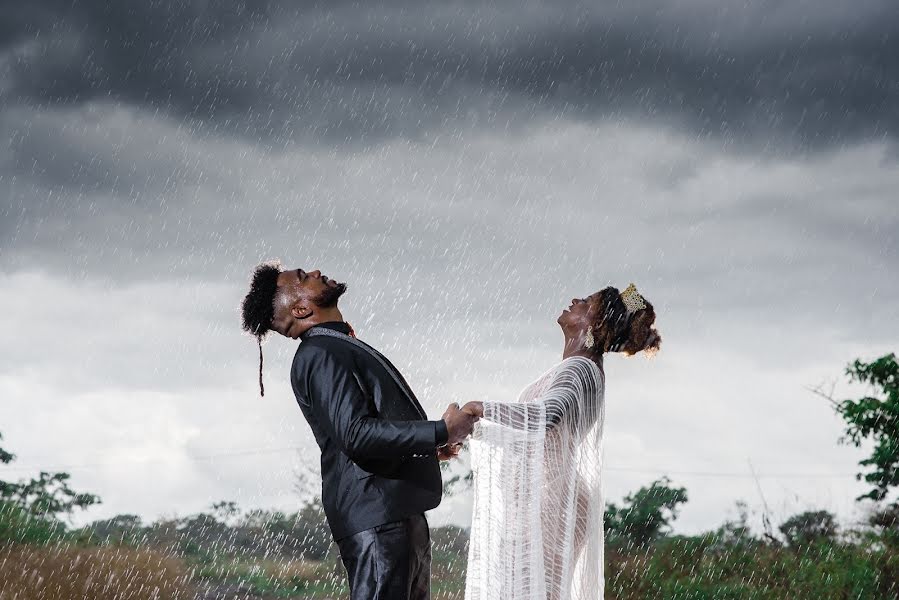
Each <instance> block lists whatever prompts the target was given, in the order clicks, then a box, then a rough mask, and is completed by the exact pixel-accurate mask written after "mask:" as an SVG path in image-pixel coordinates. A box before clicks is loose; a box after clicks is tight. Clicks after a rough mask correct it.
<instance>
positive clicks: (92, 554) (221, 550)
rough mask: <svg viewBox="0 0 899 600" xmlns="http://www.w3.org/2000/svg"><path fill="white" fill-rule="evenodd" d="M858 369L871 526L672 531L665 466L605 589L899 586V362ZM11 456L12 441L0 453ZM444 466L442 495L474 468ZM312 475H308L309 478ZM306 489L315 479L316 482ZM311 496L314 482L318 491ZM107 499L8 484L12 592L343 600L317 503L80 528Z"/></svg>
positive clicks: (4, 488)
mask: <svg viewBox="0 0 899 600" xmlns="http://www.w3.org/2000/svg"><path fill="white" fill-rule="evenodd" d="M847 373H848V374H849V376H850V377H851V378H852V379H853V380H854V381H859V382H862V383H866V384H868V385H869V386H871V387H872V388H873V389H874V392H873V393H872V394H871V395H869V396H864V397H862V398H859V399H855V400H844V401H842V402H834V407H835V409H836V410H837V411H838V413H839V414H840V415H841V416H842V417H843V418H844V420H845V421H846V432H847V433H846V438H845V441H847V442H849V443H853V444H856V445H858V444H860V443H861V442H862V441H863V440H871V441H873V442H874V445H873V450H872V455H871V457H870V458H868V459H866V460H865V461H863V462H862V464H863V466H866V467H873V469H874V471H873V472H872V473H870V474H868V475H866V476H864V478H865V480H866V481H867V482H868V483H870V484H872V486H873V489H872V490H871V492H870V493H869V494H866V495H865V497H868V498H872V499H874V500H875V502H876V504H875V505H874V506H875V508H874V509H873V510H872V511H871V512H870V515H869V518H868V519H867V522H865V523H863V524H860V525H858V526H856V527H854V528H840V527H839V526H838V524H837V522H836V519H835V518H834V515H832V514H831V513H829V512H827V511H823V510H810V511H806V512H802V513H800V514H797V515H793V516H791V517H789V518H788V519H786V520H784V521H783V522H782V523H780V524H779V527H778V532H779V536H776V535H774V534H773V533H774V532H773V531H768V533H767V534H765V535H756V534H754V533H753V531H752V529H751V528H750V527H749V525H748V523H747V520H748V519H747V511H746V507H745V505H743V504H740V503H738V508H739V511H738V512H739V516H738V518H737V519H735V520H732V521H727V522H725V523H723V524H722V525H721V526H720V527H718V528H717V529H715V530H714V531H709V532H706V533H704V534H701V535H696V536H680V535H674V534H672V524H673V523H674V521H675V520H676V519H677V514H678V511H679V509H680V508H682V506H683V505H684V504H685V503H686V502H687V501H688V495H687V490H686V489H685V488H683V487H676V486H673V485H672V483H671V481H670V480H669V479H668V478H661V479H658V480H656V481H653V482H651V483H649V485H647V486H644V487H641V488H640V489H638V490H636V491H634V492H632V493H630V494H628V495H627V496H625V498H624V499H623V501H622V502H620V503H614V502H613V503H609V504H608V505H607V508H606V514H605V526H606V557H605V565H606V595H605V597H606V598H607V599H609V600H637V599H641V600H642V599H644V598H663V599H668V598H670V599H678V600H706V599H707V600H712V599H714V600H730V599H734V600H736V599H753V600H769V599H770V600H775V599H776V600H780V599H782V598H791V599H795V600H805V599H808V600H829V599H834V600H836V599H843V598H858V599H861V598H864V599H866V600H868V599H871V600H881V599H882V600H886V599H895V598H897V597H899V502H893V503H888V502H886V497H887V495H888V493H889V491H890V490H892V489H894V488H895V487H896V486H897V483H899V479H897V468H899V431H897V424H899V392H897V382H899V369H897V363H896V358H895V356H894V355H888V356H885V357H882V358H880V359H877V360H875V361H873V362H871V363H863V362H859V361H856V362H855V363H853V364H852V365H851V366H850V367H849V369H848V370H847ZM14 458H15V457H14V456H13V455H12V454H10V453H9V452H6V451H5V450H3V449H2V448H0V462H2V463H9V462H11V461H12V460H13V459H14ZM450 475H451V474H450V473H445V478H444V480H445V481H446V486H445V493H447V494H453V493H458V492H459V491H461V490H462V489H464V488H465V487H466V486H467V484H468V483H469V482H470V473H469V474H463V475H460V474H456V475H453V476H450ZM307 483H308V481H307ZM308 487H309V486H308V485H307V486H305V488H306V489H305V490H304V491H306V492H308ZM306 495H307V496H308V494H306ZM97 502H99V498H97V497H96V496H93V495H91V494H83V493H76V492H74V491H73V490H72V489H71V488H70V487H69V476H68V474H66V473H55V474H52V473H41V474H40V476H39V477H37V478H34V479H31V480H28V481H19V482H5V481H0V600H13V599H15V600H81V599H84V600H87V599H88V598H90V599H96V600H104V599H106V598H109V599H112V598H116V599H117V600H131V599H133V600H138V599H153V600H156V599H159V600H162V599H173V600H175V599H176V600H180V599H182V598H184V599H186V600H201V599H202V600H212V599H213V598H238V597H239V598H245V599H247V600H254V599H255V600H273V599H275V598H297V599H299V598H310V599H311V598H318V599H321V600H324V599H329V598H338V597H346V592H347V590H346V587H345V583H344V573H343V568H342V566H341V563H340V560H339V557H338V555H337V552H336V548H335V546H334V544H333V542H332V541H331V537H330V533H329V530H328V528H327V524H326V522H325V517H324V511H323V509H322V506H321V502H320V501H319V500H318V499H317V498H315V497H310V499H309V500H308V501H306V502H304V503H302V504H301V506H300V507H299V509H298V510H297V511H296V512H293V513H284V512H281V511H268V510H250V511H247V512H242V511H241V510H240V509H239V507H238V506H237V505H236V504H234V503H233V502H226V501H223V502H217V503H215V504H213V505H212V506H211V507H210V508H209V510H208V511H207V512H203V513H199V514H195V515H189V516H186V517H181V518H169V519H162V520H159V521H156V522H154V523H148V524H145V523H143V522H142V521H141V519H140V517H139V516H137V515H131V514H122V515H118V516H115V517H113V518H110V519H103V520H98V521H95V522H93V523H91V524H90V525H87V526H85V527H81V528H72V527H71V526H70V525H69V523H68V517H69V516H70V515H71V514H72V513H73V511H75V510H80V509H83V508H86V507H88V506H91V505H93V504H95V503H97ZM431 538H432V554H433V565H432V583H433V585H432V587H433V590H434V598H435V599H437V600H455V599H461V598H462V597H463V596H464V582H465V565H466V561H467V548H468V532H467V530H466V529H464V528H460V527H454V526H446V527H434V528H432V529H431Z"/></svg>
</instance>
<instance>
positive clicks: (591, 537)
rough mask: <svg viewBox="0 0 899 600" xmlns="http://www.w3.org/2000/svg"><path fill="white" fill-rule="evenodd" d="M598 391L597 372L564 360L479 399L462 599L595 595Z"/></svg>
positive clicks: (599, 565) (599, 574)
mask: <svg viewBox="0 0 899 600" xmlns="http://www.w3.org/2000/svg"><path fill="white" fill-rule="evenodd" d="M603 395H604V376H603V373H602V371H601V370H600V368H599V367H598V366H597V365H596V364H595V363H594V362H593V361H591V360H589V359H587V358H584V357H570V358H567V359H564V360H563V361H562V362H561V363H559V364H558V365H556V366H555V367H553V368H552V369H550V370H549V371H547V372H546V373H544V374H543V375H542V376H540V378H539V379H537V380H536V381H535V382H533V383H531V384H530V385H528V386H527V387H526V388H525V389H524V390H523V391H522V392H521V395H520V396H519V398H518V400H517V401H516V402H484V417H483V418H482V419H481V420H480V421H479V422H478V424H477V425H476V426H475V431H474V433H473V435H472V441H471V453H472V470H473V472H474V511H473V516H472V525H471V541H470V546H469V555H468V573H467V578H466V587H465V598H466V600H586V599H588V598H589V599H590V600H597V599H601V598H603V593H604V578H603V497H602V487H601V477H600V475H601V470H602V435H603V421H604V412H605V411H604V401H603Z"/></svg>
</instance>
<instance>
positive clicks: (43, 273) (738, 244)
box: [0, 0, 899, 600]
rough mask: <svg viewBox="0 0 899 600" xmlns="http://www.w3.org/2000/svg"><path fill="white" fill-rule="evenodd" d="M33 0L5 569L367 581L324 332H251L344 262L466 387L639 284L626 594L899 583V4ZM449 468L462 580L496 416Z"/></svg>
mask: <svg viewBox="0 0 899 600" xmlns="http://www.w3.org/2000/svg"><path fill="white" fill-rule="evenodd" d="M0 11H2V15H3V16H2V19H0V130H2V133H3V138H2V139H4V140H6V142H5V144H3V145H2V146H0V290H2V293H0V328H2V331H3V335H2V342H0V600H31V599H35V600H37V599H40V600H76V599H85V600H87V599H91V600H107V599H108V600H112V599H115V600H132V599H133V600H137V599H156V600H165V599H179V600H180V599H184V600H214V599H222V600H224V599H245V600H274V599H276V598H294V599H307V598H308V599H317V600H333V599H336V598H347V597H349V589H348V585H347V575H346V571H345V569H344V566H343V564H342V562H341V558H340V556H339V553H338V550H337V546H336V545H335V543H334V541H333V539H332V536H331V532H330V529H329V526H328V522H327V520H326V518H325V512H324V511H325V507H324V503H323V496H322V473H321V464H320V460H319V456H320V451H319V448H318V446H317V445H316V441H315V439H314V437H313V433H312V431H311V429H310V426H309V425H308V424H307V422H306V420H305V419H304V416H303V413H302V412H301V410H300V408H299V407H298V405H297V399H296V397H295V394H294V391H293V390H292V388H291V381H290V373H291V368H292V367H291V365H292V361H293V359H294V354H295V352H296V350H297V341H296V340H292V339H288V338H285V337H283V336H279V335H270V336H268V338H267V339H266V340H265V342H264V343H263V344H262V351H263V354H264V359H265V360H264V367H263V374H262V377H263V381H264V384H265V396H264V397H260V395H259V385H258V377H259V374H258V369H259V363H258V360H259V357H258V352H259V350H258V348H257V346H256V340H255V339H254V338H253V337H252V336H249V335H247V334H246V333H245V332H243V331H242V329H241V311H240V306H241V301H242V299H243V298H244V295H245V294H246V293H247V289H248V285H249V282H250V277H251V275H252V273H253V269H254V268H255V266H256V265H257V264H259V263H262V262H264V261H271V260H277V261H280V263H281V265H282V266H283V267H284V268H293V269H295V268H302V269H305V270H307V271H311V270H313V269H319V270H321V272H322V273H324V274H326V275H327V276H328V277H331V278H332V279H335V280H338V281H342V282H344V281H345V282H346V283H347V292H346V294H345V295H344V296H343V297H342V298H341V300H340V307H341V311H342V314H343V315H344V316H345V318H346V321H347V322H349V323H350V324H351V325H352V327H353V329H354V331H355V332H356V334H357V336H358V337H359V339H362V340H364V341H365V342H367V343H369V344H371V345H372V346H374V347H375V348H377V349H378V350H379V351H380V352H382V353H383V354H384V355H385V356H387V357H389V359H390V361H392V363H393V364H394V365H396V367H397V368H398V369H399V371H401V372H402V374H403V376H404V377H405V379H406V380H407V381H408V383H409V385H410V387H411V388H412V389H413V390H414V392H415V395H416V396H417V398H418V399H419V400H420V402H421V405H422V406H423V408H424V409H425V411H426V412H427V415H428V418H429V419H435V420H436V419H440V418H441V415H442V414H443V411H444V409H445V408H446V406H447V405H448V404H449V403H452V402H458V403H460V404H465V403H466V402H468V401H472V400H475V401H506V402H511V401H514V400H515V399H516V398H517V397H518V395H519V392H520V391H521V390H522V388H524V387H525V386H526V385H528V384H529V383H531V382H532V381H534V380H535V379H537V377H539V376H540V375H541V374H542V373H544V372H546V371H547V369H549V368H550V367H551V366H552V365H554V364H556V363H557V362H558V361H559V360H560V359H561V356H562V347H563V337H562V335H561V332H560V330H559V325H558V324H557V318H558V317H559V314H560V313H561V311H562V310H563V309H566V308H567V307H569V304H570V303H571V302H572V300H573V299H578V298H584V297H586V296H588V295H589V294H592V293H594V292H596V291H597V290H601V289H603V288H605V287H606V286H615V287H616V288H618V289H620V290H624V289H625V287H626V286H628V284H629V283H631V282H634V283H635V284H636V286H638V288H639V290H640V293H641V294H643V295H644V296H645V298H646V299H647V300H649V301H651V302H652V305H653V306H654V310H655V313H656V315H657V320H656V326H657V328H658V331H659V332H660V334H661V337H662V343H661V348H660V350H659V351H658V352H657V353H656V354H655V355H654V356H652V357H651V358H646V357H644V356H643V355H642V353H641V354H638V355H636V356H625V355H624V354H622V353H609V354H607V355H606V356H605V357H604V367H603V368H604V373H605V377H606V378H607V381H606V382H605V396H604V398H605V399H604V402H605V422H604V423H605V424H604V438H603V446H602V465H603V467H602V475H601V480H602V496H603V503H604V506H605V514H604V524H603V531H604V534H605V556H604V559H603V561H604V563H603V564H604V579H605V591H604V597H605V598H606V599H616V600H635V599H638V598H641V599H642V598H670V599H683V600H686V599H706V598H708V599H711V598H716V599H725V598H727V599H731V598H733V599H742V598H753V599H769V598H770V599H781V598H793V599H800V600H801V599H806V598H807V599H815V600H818V599H828V598H834V599H836V598H854V599H869V598H870V599H888V598H897V597H899V492H897V490H899V425H897V424H899V389H897V385H899V364H897V360H896V357H895V354H894V353H895V352H896V351H897V348H899V302H897V301H896V298H897V296H899V245H897V238H899V235H897V234H899V197H897V192H896V190H897V189H899V137H897V136H899V5H897V4H896V3H895V1H894V0H861V1H858V2H854V3H851V4H850V3H846V2H837V1H836V0H821V1H820V2H818V3H815V4H814V5H812V4H809V3H807V2H803V1H800V0H782V1H779V2H773V1H758V2H748V3H747V2H733V1H731V0H718V1H712V0H682V1H679V2H668V3H652V2H637V1H632V2H611V1H609V0H598V1H597V2H591V3H581V2H578V1H576V0H558V1H556V2H532V1H528V2H524V3H513V2H510V1H508V0H496V1H494V2H469V1H462V0H457V1H451V2H439V1H436V0H422V1H421V2H415V3H406V2H374V3H358V2H345V1H343V0H332V1H331V2H300V3H296V2H286V1H282V0H267V1H265V2H224V1H200V0H190V1H188V0H179V1H175V0H156V1H153V2H136V1H132V0H123V1H120V2H113V3H109V2H100V1H98V0H79V1H77V2H57V1H53V0H34V1H31V2H27V3H12V2H4V3H3V4H2V6H0ZM440 465H441V467H440V468H441V473H442V480H443V498H442V501H441V502H440V505H439V506H438V507H436V508H435V509H433V510H430V511H428V512H427V520H428V523H429V525H430V538H431V549H432V565H431V593H432V596H433V597H434V598H435V600H456V599H459V600H461V599H462V598H464V597H465V585H466V584H465V581H466V567H467V563H468V560H469V558H468V548H469V543H468V541H469V535H470V531H471V529H470V527H471V523H472V506H473V491H472V489H473V485H472V472H473V467H474V465H473V464H472V453H471V450H470V447H469V445H468V444H466V445H465V446H464V447H463V449H462V451H461V454H460V455H459V457H458V458H456V459H454V460H450V461H445V462H442V463H440ZM591 594H594V592H591ZM589 597H591V598H600V597H602V596H601V595H600V592H599V591H598V590H596V591H595V594H594V595H589ZM509 600H511V598H510V599H509Z"/></svg>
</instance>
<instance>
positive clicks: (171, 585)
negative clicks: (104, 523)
mask: <svg viewBox="0 0 899 600" xmlns="http://www.w3.org/2000/svg"><path fill="white" fill-rule="evenodd" d="M189 580H190V574H189V573H188V571H187V569H186V568H185V567H184V565H183V563H182V562H181V561H179V560H177V559H175V558H172V557H170V556H168V555H165V554H161V553H159V552H156V551H153V550H146V549H135V548H127V547H116V546H107V547H100V548H82V547H77V546H73V545H68V544H53V545H43V546H35V545H25V544H13V545H10V546H5V547H0V600H182V599H183V600H192V599H193V598H194V597H195V592H194V590H193V586H192V585H190V583H189Z"/></svg>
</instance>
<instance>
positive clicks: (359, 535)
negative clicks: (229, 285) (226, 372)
mask: <svg viewBox="0 0 899 600" xmlns="http://www.w3.org/2000/svg"><path fill="white" fill-rule="evenodd" d="M345 291H346V284H343V283H337V282H335V281H333V280H331V279H328V278H327V277H325V276H324V275H322V274H321V272H320V271H310V272H306V271H303V270H302V269H295V270H289V271H283V270H281V268H280V267H279V266H278V265H275V264H262V265H259V266H258V267H257V268H256V271H255V273H254V275H253V280H252V283H251V287H250V292H249V293H248V294H247V296H246V298H245V299H244V302H243V307H242V309H243V326H244V329H246V330H247V331H249V332H250V333H252V334H253V335H255V336H257V339H258V340H259V342H260V355H259V357H260V366H259V369H260V389H261V385H262V347H261V340H262V337H263V336H264V335H265V334H266V333H267V332H268V331H269V330H272V331H276V332H277V333H280V334H281V335H283V336H286V337H290V338H293V339H297V338H299V339H301V340H302V343H301V344H300V345H299V348H298V349H297V352H296V355H295V356H294V359H293V367H292V369H291V374H290V382H291V385H292V387H293V391H294V395H295V396H296V399H297V403H299V405H300V409H301V410H302V411H303V415H304V416H305V417H306V420H307V421H308V422H309V426H310V427H311V428H312V433H313V435H314V436H315V440H316V442H317V443H318V446H319V448H320V449H321V470H322V504H323V506H324V509H325V515H326V517H327V519H328V525H329V526H330V528H331V533H332V535H333V536H334V539H335V541H336V542H337V546H338V548H339V549H340V557H341V559H342V561H343V564H344V566H345V567H346V570H347V575H348V578H349V584H350V591H351V594H352V598H353V600H362V599H365V600H371V599H389V600H402V599H406V598H408V599H410V600H412V599H414V600H424V599H428V598H430V566H431V542H430V536H429V533H428V524H427V521H426V520H425V516H424V512H425V511H426V510H430V509H432V508H434V507H436V506H437V505H438V504H439V503H440V498H441V493H442V488H443V485H442V481H441V477H440V468H439V465H438V459H446V458H450V457H452V456H453V455H454V453H455V451H456V449H457V448H458V444H460V443H461V442H462V440H463V439H465V437H467V436H468V435H469V434H470V433H471V430H472V426H473V425H474V422H475V421H476V420H477V417H475V416H473V415H472V414H471V413H470V412H466V411H463V410H461V409H460V408H459V406H458V404H455V403H454V404H451V405H450V406H449V407H448V408H447V410H446V412H445V413H444V414H443V418H442V419H441V420H438V421H429V420H427V417H426V415H425V412H424V410H423V409H422V407H421V405H420V404H419V402H418V400H417V399H416V397H415V395H414V394H413V392H412V390H411V389H410V388H409V385H408V384H407V383H406V381H405V379H403V376H402V375H401V374H400V372H399V371H398V370H397V369H396V367H394V366H393V364H391V362H390V361H389V360H387V358H385V357H384V356H383V355H382V354H380V353H379V352H378V351H377V350H375V349H373V348H372V347H370V346H368V345H367V344H365V343H364V342H362V341H360V340H358V339H357V338H356V335H355V332H354V331H353V329H352V327H350V326H349V324H347V323H346V322H344V320H343V316H342V315H341V313H340V310H339V309H338V308H337V301H338V299H339V298H340V296H341V295H343V293H344V292H345Z"/></svg>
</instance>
